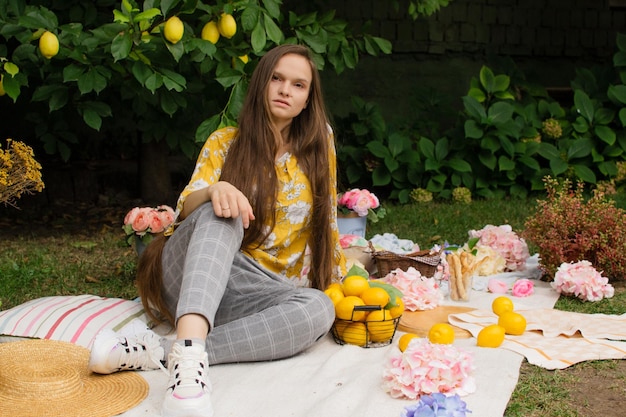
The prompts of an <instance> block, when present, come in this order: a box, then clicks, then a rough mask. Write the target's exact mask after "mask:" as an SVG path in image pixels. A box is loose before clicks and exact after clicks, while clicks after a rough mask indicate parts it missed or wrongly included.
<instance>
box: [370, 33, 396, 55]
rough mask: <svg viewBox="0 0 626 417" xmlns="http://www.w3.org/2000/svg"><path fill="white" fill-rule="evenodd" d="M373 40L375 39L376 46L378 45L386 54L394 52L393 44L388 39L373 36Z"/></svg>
mask: <svg viewBox="0 0 626 417" xmlns="http://www.w3.org/2000/svg"><path fill="white" fill-rule="evenodd" d="M372 39H374V42H376V45H378V47H379V48H380V50H381V51H382V52H383V53H384V54H390V53H391V52H392V46H391V42H390V41H388V40H387V39H383V38H379V37H378V36H372Z"/></svg>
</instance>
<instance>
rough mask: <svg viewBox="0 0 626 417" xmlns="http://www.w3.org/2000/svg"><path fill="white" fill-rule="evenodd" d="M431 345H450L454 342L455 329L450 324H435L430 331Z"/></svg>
mask: <svg viewBox="0 0 626 417" xmlns="http://www.w3.org/2000/svg"><path fill="white" fill-rule="evenodd" d="M428 340H430V343H439V344H441V345H449V344H452V343H453V342H454V329H453V328H452V326H450V325H449V324H448V323H436V324H433V325H432V327H431V328H430V330H429V331H428Z"/></svg>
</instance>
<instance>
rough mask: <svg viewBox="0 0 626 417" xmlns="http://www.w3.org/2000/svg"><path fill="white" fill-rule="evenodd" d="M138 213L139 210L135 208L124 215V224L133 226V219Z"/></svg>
mask: <svg viewBox="0 0 626 417" xmlns="http://www.w3.org/2000/svg"><path fill="white" fill-rule="evenodd" d="M140 211H141V209H140V208H139V207H135V208H134V209H132V210H131V211H129V212H128V213H127V214H126V217H124V224H133V222H134V221H135V217H137V215H138V214H139V212H140Z"/></svg>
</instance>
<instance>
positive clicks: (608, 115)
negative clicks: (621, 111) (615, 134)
mask: <svg viewBox="0 0 626 417" xmlns="http://www.w3.org/2000/svg"><path fill="white" fill-rule="evenodd" d="M614 117H615V111H613V109H608V108H606V107H600V108H599V109H597V110H596V114H595V115H594V119H595V125H608V124H609V123H611V122H612V121H613V118H614Z"/></svg>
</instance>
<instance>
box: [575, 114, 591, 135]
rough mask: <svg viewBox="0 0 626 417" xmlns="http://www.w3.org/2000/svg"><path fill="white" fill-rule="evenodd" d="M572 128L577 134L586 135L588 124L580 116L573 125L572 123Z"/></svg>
mask: <svg viewBox="0 0 626 417" xmlns="http://www.w3.org/2000/svg"><path fill="white" fill-rule="evenodd" d="M572 127H573V128H574V130H575V131H576V132H578V133H587V132H588V131H589V123H588V122H587V119H585V118H584V117H582V116H578V117H577V118H576V120H575V121H574V123H572Z"/></svg>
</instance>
